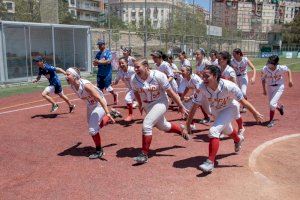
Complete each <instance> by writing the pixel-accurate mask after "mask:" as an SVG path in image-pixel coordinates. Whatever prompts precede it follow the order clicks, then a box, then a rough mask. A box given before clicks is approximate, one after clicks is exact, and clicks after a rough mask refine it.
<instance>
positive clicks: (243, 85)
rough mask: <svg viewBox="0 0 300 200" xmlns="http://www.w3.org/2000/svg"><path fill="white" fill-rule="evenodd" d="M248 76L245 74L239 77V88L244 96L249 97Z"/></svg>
mask: <svg viewBox="0 0 300 200" xmlns="http://www.w3.org/2000/svg"><path fill="white" fill-rule="evenodd" d="M248 82H249V81H248V75H247V74H244V75H241V76H237V84H238V86H239V88H240V89H241V90H242V93H243V95H244V96H246V95H247V87H248Z"/></svg>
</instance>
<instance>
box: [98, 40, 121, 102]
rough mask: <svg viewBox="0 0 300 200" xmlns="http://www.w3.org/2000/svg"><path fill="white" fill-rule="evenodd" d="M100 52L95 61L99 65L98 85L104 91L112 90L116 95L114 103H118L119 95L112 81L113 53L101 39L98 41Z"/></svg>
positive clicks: (114, 95)
mask: <svg viewBox="0 0 300 200" xmlns="http://www.w3.org/2000/svg"><path fill="white" fill-rule="evenodd" d="M97 45H98V48H99V50H100V51H99V52H98V53H97V55H96V57H95V60H94V61H93V66H94V67H98V73H97V86H98V88H99V89H100V90H101V91H103V90H104V89H106V91H108V92H110V93H111V94H112V95H113V97H114V104H115V105H116V104H118V95H117V94H116V93H115V92H114V89H113V88H112V87H111V82H112V65H111V60H112V54H111V51H110V50H109V49H106V48H105V42H104V41H102V40H100V41H99V42H98V43H97Z"/></svg>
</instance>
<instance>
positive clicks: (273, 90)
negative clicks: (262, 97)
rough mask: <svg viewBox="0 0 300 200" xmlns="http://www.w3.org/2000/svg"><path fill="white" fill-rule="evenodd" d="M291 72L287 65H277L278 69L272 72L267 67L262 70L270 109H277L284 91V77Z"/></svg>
mask: <svg viewBox="0 0 300 200" xmlns="http://www.w3.org/2000/svg"><path fill="white" fill-rule="evenodd" d="M288 70H289V68H288V67H287V66H285V65H277V66H276V69H275V70H274V71H272V70H271V69H269V68H268V67H267V66H264V68H263V69H262V72H263V77H262V78H263V79H264V80H265V81H266V89H267V94H268V98H269V102H270V109H271V110H275V109H276V108H277V104H278V101H279V99H280V97H281V95H282V94H283V91H284V79H283V75H284V73H286V72H287V71H288Z"/></svg>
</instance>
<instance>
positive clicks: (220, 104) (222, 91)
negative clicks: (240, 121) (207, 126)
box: [193, 79, 244, 117]
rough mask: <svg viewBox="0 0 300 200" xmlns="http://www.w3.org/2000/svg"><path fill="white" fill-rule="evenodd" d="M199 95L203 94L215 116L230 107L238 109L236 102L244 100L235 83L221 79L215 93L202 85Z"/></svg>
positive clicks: (198, 91)
mask: <svg viewBox="0 0 300 200" xmlns="http://www.w3.org/2000/svg"><path fill="white" fill-rule="evenodd" d="M197 93H198V94H202V96H203V98H206V99H207V100H208V102H209V106H210V108H211V110H212V114H213V115H214V116H217V115H218V113H219V112H220V111H222V110H224V109H226V108H228V107H234V108H233V109H236V108H235V107H236V103H237V102H235V101H240V100H242V99H243V98H244V96H243V94H242V91H241V89H240V88H239V87H238V86H237V85H236V84H235V83H233V82H231V81H228V80H225V79H220V81H219V84H218V87H217V89H216V90H215V91H213V90H212V89H211V88H209V87H207V86H206V85H205V84H204V83H202V84H200V85H199V88H198V89H197ZM197 96H200V95H197ZM201 100H202V99H197V98H194V99H193V102H194V103H196V104H201ZM232 117H235V116H232Z"/></svg>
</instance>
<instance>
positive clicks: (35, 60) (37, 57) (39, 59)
mask: <svg viewBox="0 0 300 200" xmlns="http://www.w3.org/2000/svg"><path fill="white" fill-rule="evenodd" d="M32 61H33V62H43V61H44V58H43V57H42V56H36V57H34V58H33V59H32Z"/></svg>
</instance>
